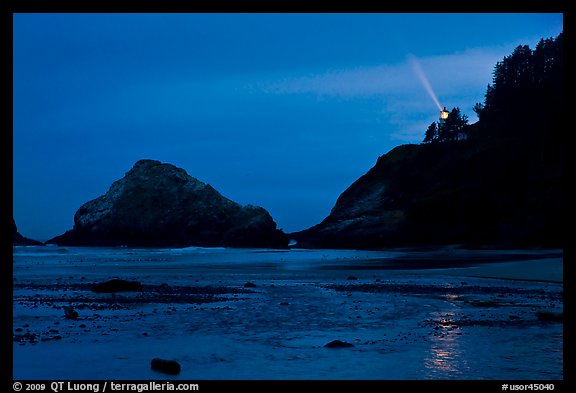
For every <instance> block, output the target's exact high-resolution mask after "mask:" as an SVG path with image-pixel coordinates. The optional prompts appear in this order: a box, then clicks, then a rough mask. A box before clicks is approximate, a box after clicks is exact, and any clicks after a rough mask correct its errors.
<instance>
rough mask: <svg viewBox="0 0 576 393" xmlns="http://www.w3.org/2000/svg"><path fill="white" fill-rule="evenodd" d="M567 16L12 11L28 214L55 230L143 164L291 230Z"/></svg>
mask: <svg viewBox="0 0 576 393" xmlns="http://www.w3.org/2000/svg"><path fill="white" fill-rule="evenodd" d="M562 20H563V18H562V14H536V13H532V14H530V13H522V14H397V13H394V14H15V15H14V130H13V136H14V145H13V152H14V218H15V220H16V223H17V225H18V228H19V231H20V232H21V233H23V234H24V235H25V236H28V237H32V238H36V239H39V240H47V239H48V238H51V237H53V236H56V235H58V234H61V233H63V232H64V231H65V230H67V229H70V228H72V225H73V216H74V213H75V211H76V210H77V209H78V208H79V207H80V205H82V204H83V203H84V202H87V201H88V200H90V199H93V198H96V197H98V196H100V195H102V194H104V193H105V192H106V191H107V190H108V187H109V186H110V184H111V183H112V182H113V181H115V180H117V179H119V178H121V177H122V176H123V175H124V173H125V172H126V171H128V170H129V169H130V168H131V167H132V165H133V164H134V162H136V161H137V160H139V159H141V158H151V159H157V160H160V161H162V162H168V163H172V164H174V165H177V166H179V167H182V168H184V169H185V170H186V171H187V172H188V173H189V174H190V175H191V176H193V177H196V178H197V179H199V180H201V181H204V182H206V183H209V184H211V185H212V186H213V187H214V188H216V189H217V190H219V191H220V192H221V193H222V194H223V195H224V196H226V197H228V198H230V199H232V200H235V201H237V202H239V203H242V204H248V203H250V204H254V205H259V206H263V207H264V208H266V209H267V210H268V211H269V212H270V213H271V214H272V216H273V217H274V219H275V220H276V222H277V224H278V226H279V228H282V229H284V230H285V231H286V232H292V231H296V230H301V229H305V228H308V227H310V226H312V225H314V224H317V223H319V222H320V221H321V220H322V219H323V218H324V217H326V216H327V215H328V214H329V212H330V209H331V208H332V206H333V205H334V203H335V201H336V199H337V197H338V196H339V195H340V193H341V192H342V191H344V190H345V189H346V188H347V187H348V186H349V185H350V184H351V183H352V182H353V181H354V180H356V179H357V178H358V177H360V176H361V175H363V174H364V173H366V171H368V170H369V169H370V168H371V167H372V166H373V165H374V163H375V162H376V160H377V158H378V157H379V156H380V155H382V154H385V153H386V152H387V151H389V150H390V149H392V148H393V147H395V146H397V145H399V144H405V143H419V142H420V141H421V140H422V138H423V135H424V131H425V130H426V127H427V126H428V125H429V124H430V123H431V122H433V121H435V120H437V117H438V109H437V107H436V104H435V103H434V101H433V100H432V98H431V97H430V96H429V95H428V94H427V92H426V90H425V89H424V87H423V85H422V83H421V80H420V79H419V78H418V76H417V75H416V73H415V71H414V59H415V61H416V62H417V64H419V67H420V68H421V69H422V71H423V72H424V73H425V75H426V77H427V79H428V80H429V82H430V85H431V87H432V89H433V90H434V93H435V95H436V96H437V98H438V100H439V101H440V103H441V105H445V106H447V107H448V108H452V107H454V106H459V107H460V108H461V109H462V111H463V113H465V114H467V115H468V116H469V117H470V121H471V122H474V121H476V118H475V115H474V113H473V111H472V106H473V105H474V104H475V103H476V102H481V101H483V95H484V92H485V89H486V85H487V84H488V83H489V82H490V81H491V72H492V70H493V67H494V64H495V63H496V61H499V60H501V59H502V58H503V57H504V56H505V55H508V54H510V53H511V51H512V50H513V49H514V47H516V46H517V45H520V44H528V45H530V47H531V48H534V46H535V44H536V43H537V42H538V40H539V39H540V38H543V37H544V38H547V37H553V36H556V35H557V34H558V33H559V32H560V31H562Z"/></svg>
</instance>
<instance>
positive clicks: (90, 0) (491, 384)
mask: <svg viewBox="0 0 576 393" xmlns="http://www.w3.org/2000/svg"><path fill="white" fill-rule="evenodd" d="M571 3H572V0H518V1H517V0H500V1H496V2H494V1H492V0H490V1H483V2H481V1H479V0H476V1H467V0H418V1H415V0H407V1H402V0H394V1H389V0H388V1H380V2H376V0H372V1H366V0H356V1H354V2H348V3H344V2H332V3H330V6H329V7H327V6H326V3H325V2H318V1H317V2H315V3H312V0H308V1H302V0H292V1H290V0H282V1H280V0H278V1H268V2H261V1H260V2H258V1H251V2H246V1H244V2H240V1H231V0H230V1H219V0H201V1H196V0H190V1H188V0H163V1H157V0H69V1H66V0H5V1H1V2H0V58H1V59H2V63H3V65H6V66H7V67H2V73H1V74H0V75H1V76H0V78H1V80H0V86H1V87H2V89H0V91H1V93H0V94H1V96H0V98H1V99H0V102H2V105H0V108H1V109H0V111H1V112H0V119H1V120H0V121H2V128H1V131H0V138H1V141H0V149H1V150H2V151H1V153H0V160H1V179H2V184H3V188H2V189H3V192H2V193H1V194H2V196H1V197H0V204H1V205H2V206H1V207H0V222H1V223H2V227H3V228H5V229H6V231H2V233H3V234H4V236H2V240H1V241H2V243H1V244H0V249H1V252H2V254H1V255H0V258H1V259H0V263H1V266H2V278H3V282H2V284H1V286H2V291H3V293H2V296H1V299H2V306H3V307H2V311H3V316H4V317H5V319H6V317H7V316H10V321H12V276H13V275H12V273H13V269H12V263H11V261H12V258H13V255H12V253H11V252H10V251H9V250H10V248H9V247H10V245H9V244H8V241H9V240H8V239H9V236H6V234H10V233H11V232H12V218H13V200H12V199H13V194H12V189H13V149H12V148H13V133H12V124H13V123H12V121H13V102H12V91H13V79H12V75H13V62H12V53H13V52H12V51H13V41H12V34H13V19H12V16H13V14H14V13H100V12H102V13H108V12H116V13H171V12H175V13H187V12H233V13H238V12H240V13H279V12H289V13H302V12H308V13H343V12H346V13H364V12H369V13H377V12H387V13H400V12H406V13H415V12H418V13H455V12H463V13H494V12H499V13H537V12H538V13H541V12H544V13H547V12H555V13H563V14H564V36H565V51H564V53H565V67H564V69H565V70H576V62H575V61H574V57H573V53H574V51H575V50H576V46H575V45H574V44H575V43H576V39H575V38H574V22H575V21H576V20H575V16H576V12H575V10H574V6H572V7H570V5H571ZM565 78H566V86H567V88H566V93H565V102H566V113H567V114H568V115H569V114H571V112H572V111H571V110H570V108H576V99H575V98H574V97H575V95H574V94H571V91H574V88H575V87H576V86H575V85H574V82H575V79H576V78H575V76H574V74H573V73H568V72H567V73H566V74H565ZM567 120H568V119H567ZM573 122H574V120H572V123H573ZM567 124H568V123H567ZM572 127H573V126H572ZM568 130H569V127H567V128H566V133H568ZM566 142H567V143H565V145H564V146H565V147H564V149H565V151H564V157H565V160H566V163H565V165H564V167H565V179H570V180H572V182H573V181H574V180H576V175H575V173H574V172H573V170H572V168H574V163H573V162H572V160H573V158H574V157H573V156H574V154H571V153H572V151H571V150H573V148H571V146H570V142H569V140H567V141H566ZM565 196H566V206H567V214H566V228H567V232H566V237H565V239H564V245H565V247H564V261H568V263H564V280H565V284H564V308H565V314H566V315H568V316H569V317H566V318H565V322H564V379H563V380H561V381H477V380H472V381H460V380H457V381H433V380H425V381H420V380H415V381H412V380H410V381H405V380H392V381H308V380H305V381H299V380H287V381H267V380H264V381H203V380H198V381H189V382H191V383H198V384H199V386H200V389H201V391H222V390H231V391H233V390H236V389H250V390H262V391H270V390H271V389H274V388H278V386H281V387H282V388H288V389H290V388H299V387H306V388H311V389H320V388H322V389H346V390H348V389H350V390H357V389H358V390H362V391H364V390H367V391H369V390H376V389H377V388H383V387H385V388H387V387H389V388H401V389H408V390H410V389H418V390H419V391H424V390H427V389H432V390H436V389H442V390H443V391H446V392H448V391H458V392H461V391H462V390H463V389H466V388H469V387H473V388H476V387H478V388H480V389H482V390H483V391H502V384H503V383H508V384H514V383H516V384H525V383H531V382H535V383H553V384H554V385H555V389H554V391H565V390H567V389H568V387H569V386H570V387H572V385H574V375H573V372H571V370H576V368H575V366H574V354H575V353H576V349H575V347H574V340H575V339H574V324H573V321H572V320H571V319H572V318H571V316H572V315H573V308H574V300H575V298H574V296H576V295H575V293H574V290H573V285H572V282H573V278H574V274H575V272H574V264H575V263H576V255H575V254H574V252H573V251H574V243H576V236H574V235H571V234H570V232H571V231H572V230H573V229H572V226H573V224H572V223H573V220H572V217H573V215H572V214H571V213H572V207H571V203H572V201H576V198H575V196H574V195H573V194H572V189H571V185H570V182H567V181H565ZM572 204H573V203H572ZM573 239H574V240H573ZM9 261H10V262H9ZM0 325H1V326H2V327H1V338H2V339H3V340H6V341H5V343H6V344H2V349H3V350H4V351H5V350H7V349H8V348H9V353H6V354H4V353H3V354H2V359H3V362H2V363H3V367H1V368H0V369H1V370H2V377H3V378H2V379H3V380H4V379H7V380H8V381H9V386H10V387H11V389H12V388H13V385H12V382H13V380H12V375H13V373H12V371H13V363H12V323H2V324H0ZM22 382H25V381H22ZM26 382H32V381H26ZM43 382H48V383H49V382H51V381H43ZM85 382H90V381H85ZM92 382H96V381H92ZM121 382H129V381H121ZM133 382H145V381H133ZM173 382H176V381H173ZM178 382H183V381H178ZM575 386H576V385H575ZM12 391H14V390H12Z"/></svg>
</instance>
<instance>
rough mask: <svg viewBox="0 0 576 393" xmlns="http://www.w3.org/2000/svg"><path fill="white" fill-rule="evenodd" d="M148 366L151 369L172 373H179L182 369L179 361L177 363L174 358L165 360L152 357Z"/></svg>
mask: <svg viewBox="0 0 576 393" xmlns="http://www.w3.org/2000/svg"><path fill="white" fill-rule="evenodd" d="M150 367H151V368H152V370H156V371H160V372H163V373H165V374H172V375H177V374H180V371H181V369H182V367H181V366H180V363H178V362H177V361H176V360H167V359H160V358H154V359H152V361H151V362H150Z"/></svg>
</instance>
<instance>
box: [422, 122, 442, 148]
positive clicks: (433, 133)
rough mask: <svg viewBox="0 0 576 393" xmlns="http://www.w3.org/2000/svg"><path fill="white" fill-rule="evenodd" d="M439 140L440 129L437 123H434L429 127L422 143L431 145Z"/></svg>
mask: <svg viewBox="0 0 576 393" xmlns="http://www.w3.org/2000/svg"><path fill="white" fill-rule="evenodd" d="M437 139H438V127H437V125H436V122H433V123H432V124H430V125H429V126H428V129H427V130H426V133H425V134H424V140H423V141H422V143H431V142H434V141H435V140H437Z"/></svg>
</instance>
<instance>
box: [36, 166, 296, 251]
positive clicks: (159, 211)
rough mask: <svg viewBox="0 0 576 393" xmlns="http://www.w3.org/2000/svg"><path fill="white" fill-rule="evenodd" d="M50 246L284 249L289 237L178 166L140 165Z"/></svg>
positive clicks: (262, 214)
mask: <svg viewBox="0 0 576 393" xmlns="http://www.w3.org/2000/svg"><path fill="white" fill-rule="evenodd" d="M47 243H54V244H58V245H68V246H121V245H125V246H138V247H187V246H202V247H255V248H261V247H262V248H284V247H287V237H286V235H285V234H284V233H283V232H282V231H281V230H278V229H277V228H276V223H275V222H274V220H273V219H272V217H271V216H270V214H269V213H268V212H267V211H266V210H265V209H263V208H262V207H257V206H252V205H247V206H241V205H240V204H238V203H236V202H234V201H232V200H230V199H228V198H226V197H224V196H222V195H221V194H220V193H219V192H218V191H216V190H215V189H214V188H213V187H212V186H210V185H209V184H206V183H203V182H201V181H200V180H198V179H195V178H194V177H192V176H190V175H189V174H188V173H187V172H186V171H185V170H184V169H181V168H177V167H176V166H174V165H171V164H165V163H161V162H159V161H155V160H140V161H138V162H136V164H135V165H134V167H133V168H132V169H130V170H129V171H128V172H127V173H126V175H125V176H124V177H123V178H122V179H120V180H118V181H116V182H114V183H113V184H112V186H111V187H110V189H109V190H108V192H107V193H106V194H105V195H102V196H100V197H98V198H96V199H94V200H92V201H89V202H87V203H85V204H84V205H82V206H81V207H80V208H79V209H78V211H77V212H76V214H75V215H74V228H73V229H72V230H69V231H67V232H66V233H64V234H62V235H60V236H57V237H55V238H53V239H51V240H49V241H48V242H47Z"/></svg>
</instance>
